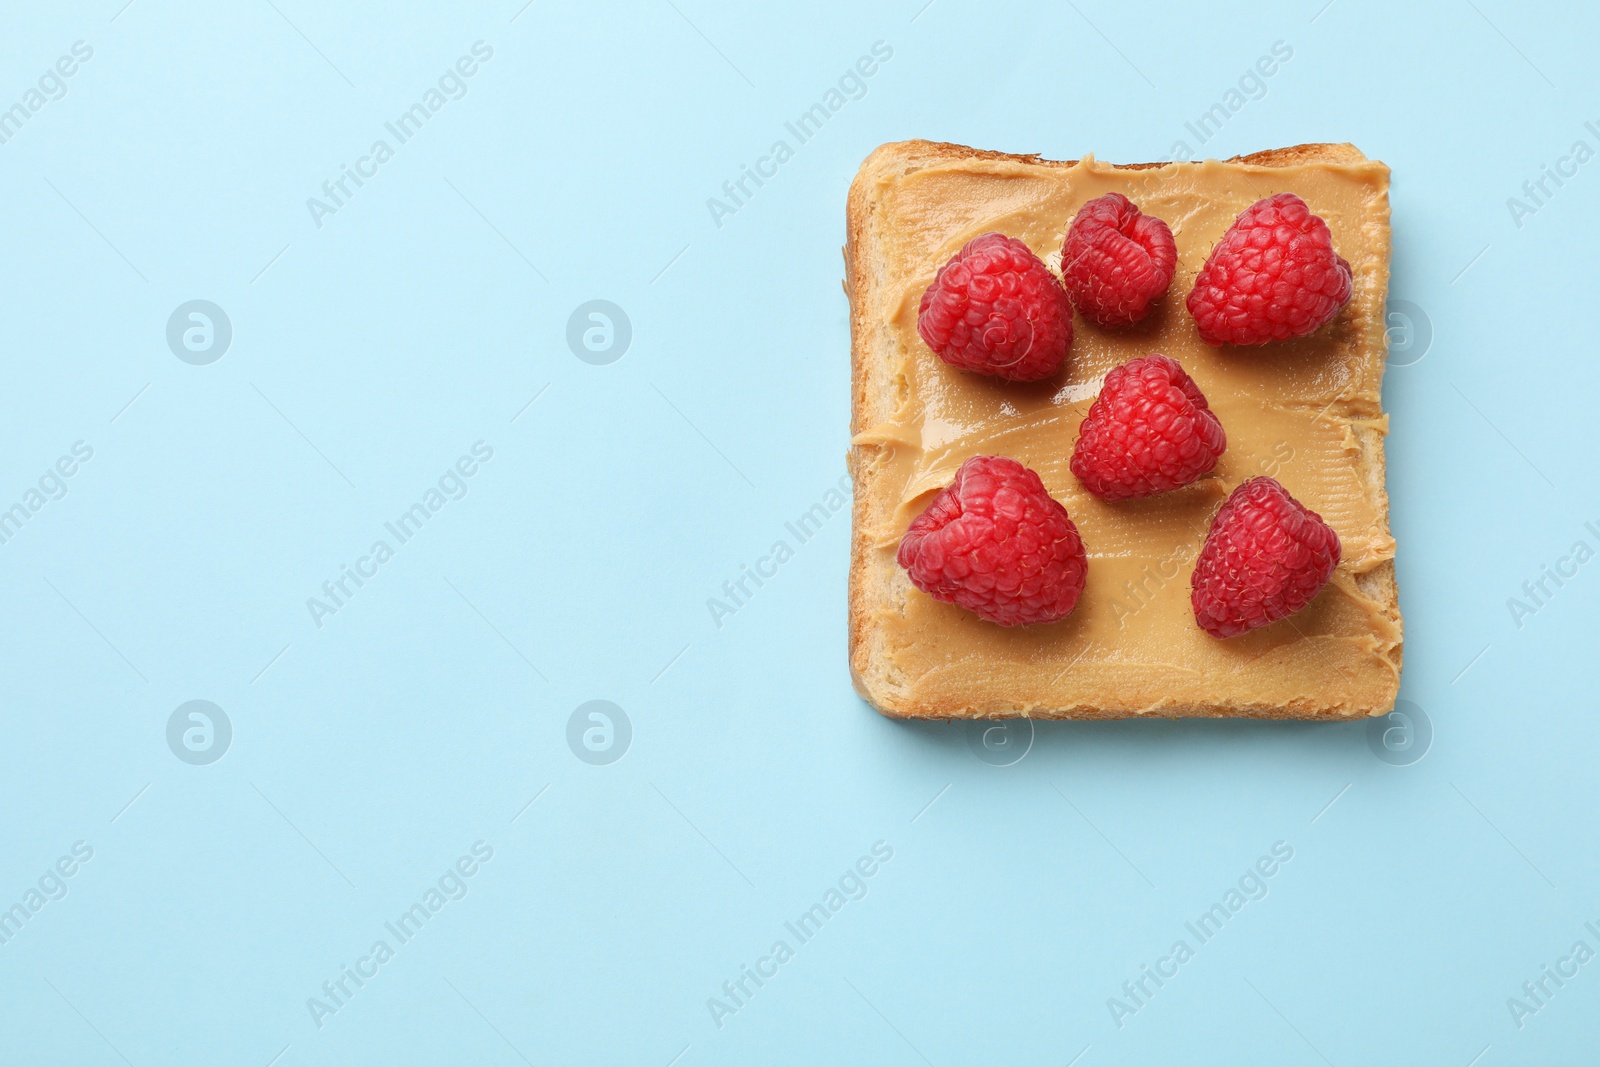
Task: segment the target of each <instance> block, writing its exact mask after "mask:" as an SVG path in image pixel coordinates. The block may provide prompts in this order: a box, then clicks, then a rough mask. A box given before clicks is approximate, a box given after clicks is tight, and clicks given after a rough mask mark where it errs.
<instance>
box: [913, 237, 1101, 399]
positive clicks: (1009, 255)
mask: <svg viewBox="0 0 1600 1067" xmlns="http://www.w3.org/2000/svg"><path fill="white" fill-rule="evenodd" d="M917 332H918V333H919V334H921V335H922V339H923V340H924V341H926V342H928V347H929V348H931V349H933V350H934V352H936V353H937V354H938V356H939V358H940V359H942V360H944V361H945V362H946V363H949V364H951V365H952V366H956V367H962V368H964V369H966V370H970V371H977V372H978V373H979V374H993V375H995V376H996V377H999V378H1008V379H1010V380H1011V381H1014V382H1036V381H1039V380H1040V379H1043V378H1048V377H1050V376H1051V375H1053V374H1055V373H1056V372H1057V371H1059V370H1060V369H1061V364H1062V363H1064V362H1066V359H1067V347H1068V346H1069V345H1071V344H1072V304H1071V303H1070V302H1069V301H1068V300H1067V293H1066V290H1064V289H1062V288H1061V283H1060V282H1058V281H1057V280H1056V276H1055V275H1054V274H1051V273H1050V268H1049V267H1047V266H1045V265H1044V262H1043V261H1042V260H1040V259H1039V257H1038V256H1036V255H1034V254H1033V252H1032V251H1031V250H1030V249H1029V248H1028V246H1027V245H1025V244H1023V243H1022V242H1021V241H1019V240H1017V239H1016V238H1014V237H1007V236H1006V235H1005V234H1003V233H986V234H984V235H983V236H982V237H974V238H973V239H972V240H970V241H968V242H967V243H966V245H965V246H964V247H963V248H962V249H961V251H959V252H957V253H956V254H955V256H954V257H952V258H951V260H950V262H948V263H946V264H945V265H944V266H942V267H940V268H939V273H938V274H937V275H935V277H934V279H933V284H932V285H930V286H928V291H927V292H925V293H923V294H922V305H921V306H920V307H919V308H918V309H917Z"/></svg>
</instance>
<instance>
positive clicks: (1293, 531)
mask: <svg viewBox="0 0 1600 1067" xmlns="http://www.w3.org/2000/svg"><path fill="white" fill-rule="evenodd" d="M1338 564H1339V535H1338V534H1336V533H1334V532H1333V527H1331V526H1329V525H1328V524H1327V523H1325V522H1323V521H1322V516H1320V515H1318V514H1317V513H1316V512H1314V511H1311V510H1310V509H1308V508H1307V507H1306V506H1305V505H1304V504H1302V503H1300V501H1298V500H1296V499H1295V498H1294V497H1292V496H1290V495H1289V491H1288V490H1287V489H1285V488H1284V487H1283V486H1281V485H1279V484H1278V483H1277V482H1276V481H1274V480H1273V479H1271V478H1251V479H1250V480H1248V481H1246V482H1244V483H1243V484H1242V485H1240V486H1239V488H1237V489H1235V490H1234V491H1233V492H1232V493H1231V494H1229V496H1228V499H1227V500H1226V501H1224V502H1223V505H1222V508H1221V510H1219V511H1218V512H1217V516H1216V518H1214V519H1212V520H1211V530H1210V532H1208V533H1207V534H1206V543H1205V547H1204V548H1202V549H1201V550H1200V558H1199V560H1197V561H1196V562H1195V565H1194V577H1193V578H1192V579H1190V584H1191V591H1190V594H1189V603H1190V604H1191V605H1192V606H1193V607H1194V621H1195V622H1197V623H1199V624H1200V628H1201V629H1202V630H1204V631H1205V632H1206V633H1208V634H1210V635H1211V636H1212V637H1237V636H1239V635H1240V634H1242V633H1247V632H1248V631H1250V630H1254V629H1255V628H1256V627H1258V626H1265V625H1267V624H1268V623H1270V622H1277V621H1278V620H1279V619H1281V618H1283V617H1284V616H1286V615H1292V614H1294V613H1295V612H1297V611H1299V610H1300V609H1301V608H1303V607H1305V606H1306V605H1307V604H1309V603H1311V599H1312V598H1313V597H1315V596H1316V595H1317V591H1318V590H1319V589H1321V588H1322V586H1323V585H1324V584H1325V583H1326V582H1327V580H1328V577H1329V576H1330V575H1332V574H1333V568H1334V567H1336V566H1338Z"/></svg>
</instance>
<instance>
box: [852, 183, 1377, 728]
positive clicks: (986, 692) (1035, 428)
mask: <svg viewBox="0 0 1600 1067" xmlns="http://www.w3.org/2000/svg"><path fill="white" fill-rule="evenodd" d="M1388 178H1389V171H1388V168H1387V167H1386V166H1384V165H1383V164H1382V163H1378V162H1371V161H1365V162H1351V163H1337V164H1335V163H1301V164H1297V165H1294V166H1286V167H1274V166H1260V165H1251V164H1241V163H1226V164H1224V163H1218V162H1214V161H1212V162H1204V163H1184V164H1172V165H1167V166H1161V167H1152V168H1148V169H1129V168H1115V167H1111V166H1108V165H1105V164H1100V163H1097V162H1096V161H1095V160H1093V159H1092V158H1088V159H1083V160H1080V161H1078V162H1077V163H1075V164H1072V165H1068V166H1044V165H1039V164H1030V163H1026V162H1022V161H1019V160H1013V159H982V158H976V159H967V160H962V161H959V162H949V163H940V164H936V165H930V166H927V167H925V168H923V169H919V170H913V171H910V172H909V173H893V174H884V175H881V176H879V177H878V178H877V179H876V181H877V183H878V187H877V188H876V189H875V190H874V195H875V196H876V197H877V198H878V199H879V202H880V204H881V211H882V224H881V230H880V232H881V233H882V235H883V236H882V240H883V246H882V251H883V254H884V256H885V257H886V262H883V263H881V264H880V265H879V267H880V270H881V273H880V274H879V276H878V277H879V284H877V285H876V286H874V287H872V289H871V290H870V298H871V301H872V306H870V307H869V308H868V309H867V312H868V316H869V317H868V321H869V322H876V323H880V324H881V323H888V324H889V328H888V329H887V330H885V332H884V333H882V334H881V335H880V338H881V340H882V341H883V342H884V347H886V348H887V349H888V350H889V358H890V359H891V360H892V362H893V367H892V375H893V379H894V383H895V390H896V393H895V398H894V404H893V414H892V417H890V418H888V419H887V420H884V421H881V422H878V423H876V424H873V425H867V426H864V427H859V429H860V432H859V433H857V435H856V437H855V439H854V442H853V443H854V444H856V445H871V446H877V448H876V450H875V457H874V459H873V461H872V467H873V469H874V471H875V472H876V475H875V476H876V477H877V478H879V479H882V484H883V485H886V486H888V487H890V490H892V492H893V493H894V494H895V495H896V497H897V499H898V503H897V505H895V506H893V507H892V508H879V509H875V513H876V516H877V518H876V519H873V518H872V517H871V516H872V514H873V512H872V511H869V513H868V514H869V523H870V525H868V527H867V528H866V529H865V530H864V533H865V535H866V536H867V538H868V539H869V540H870V544H871V548H872V551H873V552H874V553H884V554H887V557H888V558H889V559H890V560H892V558H893V554H894V552H895V549H896V546H897V545H898V543H899V540H900V537H901V535H902V534H903V533H904V532H905V529H906V527H907V526H908V525H909V524H910V522H911V521H912V519H914V518H915V517H916V516H917V515H918V514H920V513H921V511H922V509H923V508H924V507H926V506H927V504H928V502H929V501H930V500H931V498H932V496H933V494H934V493H936V492H937V491H938V490H939V489H940V488H942V487H943V486H945V485H947V484H949V482H950V481H951V479H952V478H953V476H954V474H955V472H956V468H957V467H959V466H960V465H961V463H962V461H963V460H965V459H967V458H968V457H969V456H973V455H979V454H1001V455H1006V456H1010V457H1012V458H1014V459H1016V460H1018V461H1019V462H1021V463H1023V464H1025V465H1027V466H1028V467H1031V468H1033V469H1034V470H1035V471H1037V472H1038V473H1039V475H1040V477H1041V478H1043V480H1044V484H1045V486H1046V487H1047V488H1048V489H1049V491H1050V493H1051V495H1052V496H1054V497H1055V498H1056V499H1057V500H1059V501H1061V502H1062V503H1063V504H1064V505H1065V506H1066V508H1067V510H1068V512H1069V513H1070V514H1071V516H1072V519H1073V521H1074V522H1075V523H1077V526H1078V530H1079V532H1080V533H1081V534H1082V536H1083V541H1084V545H1085V546H1086V548H1087V550H1088V556H1089V573H1088V582H1087V585H1086V587H1085V589H1084V593H1083V596H1082V599H1081V600H1080V601H1079V603H1078V607H1077V609H1076V610H1075V611H1074V612H1073V614H1072V615H1071V616H1069V617H1068V618H1066V619H1064V620H1062V621H1060V622H1057V623H1052V624H1049V625H1043V626H1031V627H1017V628H1012V629H1006V628H1003V627H1000V626H996V625H993V624H991V623H988V622H985V621H983V620H981V619H979V618H977V617H976V616H974V615H972V614H970V613H968V612H966V611H963V610H962V609H960V608H958V607H955V606H953V605H949V604H943V603H939V602H938V601H935V600H933V599H932V598H931V597H928V596H926V595H925V594H923V593H921V592H920V591H918V590H916V589H914V588H912V587H911V586H910V583H909V582H908V581H907V580H906V578H905V575H904V573H903V572H901V571H899V570H898V568H896V577H895V584H894V592H895V595H894V596H893V597H892V598H891V599H892V600H893V601H894V602H893V603H886V604H879V605H874V606H873V609H872V610H873V612H874V616H873V618H872V620H871V625H874V626H878V627H882V628H883V633H884V637H885V638H886V641H885V642H884V644H883V646H880V647H882V648H884V649H886V653H887V655H888V656H889V657H891V660H892V663H891V664H890V671H889V675H890V678H891V681H892V684H893V685H894V687H895V689H896V690H897V692H898V693H899V694H900V698H901V702H902V703H903V704H905V705H908V706H909V705H916V706H921V707H927V708H942V709H951V710H952V711H953V710H955V709H961V710H960V711H956V713H961V712H965V713H967V714H971V713H978V714H1017V713H1023V714H1041V715H1046V714H1049V713H1051V712H1056V713H1064V712H1065V713H1074V712H1075V713H1079V714H1094V713H1096V711H1101V712H1109V711H1111V710H1112V709H1117V710H1118V711H1119V712H1120V713H1122V714H1126V713H1129V712H1134V713H1146V712H1160V711H1163V710H1166V711H1168V712H1169V713H1170V712H1171V711H1172V710H1173V709H1187V713H1190V714H1194V713H1200V714H1204V713H1206V711H1207V709H1210V713H1212V714H1217V713H1223V714H1229V713H1232V714H1238V713H1244V714H1250V713H1252V710H1251V709H1254V713H1256V714H1263V713H1267V714H1270V713H1272V711H1273V710H1274V709H1281V710H1282V711H1289V710H1292V709H1302V710H1303V709H1306V708H1318V709H1324V710H1323V712H1322V713H1323V714H1334V715H1363V714H1365V715H1371V714H1379V713H1381V712H1384V711H1387V710H1388V709H1389V708H1390V707H1391V706H1392V705H1393V703H1394V698H1395V693H1396V691H1397V688H1398V685H1399V658H1400V657H1399V652H1398V649H1399V645H1400V640H1401V631H1400V618H1399V613H1398V610H1397V608H1396V606H1395V600H1394V592H1393V584H1392V564H1391V561H1392V560H1393V558H1394V551H1395V544H1394V540H1393V538H1391V537H1390V535H1389V529H1388V515H1387V512H1388V500H1387V497H1386V495H1385V492H1384V486H1383V452H1382V438H1383V434H1384V433H1386V432H1387V428H1388V419H1387V416H1386V415H1384V413H1383V410H1382V407H1381V405H1380V387H1381V385H1382V379H1383V370H1384V356H1385V340H1384V315H1383V308H1384V300H1385V291H1386V288H1387V285H1388V259H1389V201H1388ZM1113 191H1115V192H1120V193H1122V194H1124V195H1126V196H1127V197H1129V198H1130V199H1131V200H1133V201H1134V203H1136V204H1137V205H1138V206H1139V207H1140V209H1141V210H1143V211H1145V212H1148V213H1152V214H1155V215H1157V216H1159V217H1161V218H1162V219H1164V220H1165V221H1166V222H1167V224H1168V225H1169V226H1170V227H1171V228H1172V233H1173V237H1174V238H1175V239H1176V241H1177V246H1178V268H1177V274H1176V276H1175V278H1174V279H1173V283H1172V286H1171V288H1170V289H1169V291H1168V292H1167V294H1166V296H1165V297H1163V298H1162V299H1161V300H1160V301H1159V302H1158V303H1157V305H1156V306H1155V308H1154V310H1153V311H1152V312H1151V314H1150V315H1149V317H1148V318H1147V319H1145V321H1144V322H1142V323H1139V324H1137V325H1135V326H1133V327H1131V328H1124V329H1120V330H1103V329H1100V328H1098V327H1096V326H1094V325H1093V324H1091V323H1089V322H1087V321H1086V320H1084V319H1083V318H1082V316H1077V317H1075V319H1074V330H1075V337H1074V340H1073V343H1072V349H1071V352H1070V354H1069V355H1068V357H1067V365H1066V368H1065V370H1064V371H1063V372H1062V374H1060V375H1059V376H1057V377H1056V378H1054V379H1051V380H1049V381H1046V382H1042V383H1037V384H1017V383H1012V382H1006V381H1002V380H999V379H995V378H988V377H983V376H980V375H976V374H971V373H967V372H964V371H961V370H957V369H956V368H953V367H950V366H948V365H946V364H945V363H943V362H942V361H941V360H939V359H938V358H937V357H935V356H934V354H933V353H932V352H931V351H930V350H929V349H928V347H927V346H926V345H925V344H924V343H923V342H922V340H921V339H920V338H919V337H918V336H917V329H916V325H917V323H916V320H917V308H918V303H919V301H920V299H921V297H922V293H923V290H924V289H926V288H927V286H928V284H929V283H930V282H931V281H932V280H933V276H934V273H935V272H936V271H937V270H938V268H939V267H940V266H941V265H942V264H943V263H944V262H945V261H946V260H947V259H949V257H950V256H951V255H952V254H954V253H955V252H956V250H957V249H959V248H960V247H961V246H962V244H964V243H965V242H966V241H968V240H970V239H971V238H973V237H976V236H978V235H979V234H982V233H985V232H988V231H990V230H998V231H1000V232H1002V233H1006V234H1009V235H1011V236H1013V237H1017V238H1020V239H1021V240H1023V241H1025V242H1026V243H1027V244H1028V246H1029V247H1030V248H1032V249H1033V250H1034V252H1035V253H1036V254H1037V255H1039V256H1040V257H1041V258H1043V259H1044V260H1045V262H1046V263H1048V264H1049V265H1050V266H1051V268H1052V269H1058V268H1059V266H1060V254H1061V244H1062V238H1063V235H1064V234H1065V231H1066V227H1067V224H1068V222H1069V221H1070V220H1071V219H1072V217H1073V214H1074V213H1075V212H1076V211H1077V209H1078V207H1079V206H1080V205H1081V204H1083V203H1084V202H1085V201H1087V200H1089V199H1092V198H1093V197H1097V196H1100V195H1102V194H1104V193H1107V192H1113ZM1278 192H1293V193H1297V194H1298V195H1300V196H1301V197H1302V198H1303V199H1304V200H1305V201H1306V203H1307V204H1309V205H1310V207H1311V210H1312V211H1314V212H1316V213H1317V214H1319V215H1321V216H1322V218H1323V219H1324V220H1326V221H1327V223H1328V226H1329V227H1330V229H1331V230H1332V232H1333V241H1334V247H1335V249H1336V250H1337V251H1338V252H1339V253H1340V254H1341V255H1343V256H1344V257H1345V258H1346V259H1347V260H1349V262H1350V265H1351V268H1352V270H1353V272H1354V276H1355V293H1354V296H1353V297H1352V299H1351V301H1350V303H1349V304H1348V305H1346V307H1345V308H1344V309H1343V311H1342V312H1341V313H1340V314H1339V317H1338V318H1337V320H1335V322H1333V323H1332V324H1330V325H1329V326H1326V327H1324V328H1323V329H1321V330H1320V331H1318V332H1317V333H1316V334H1315V335H1313V336H1311V337H1308V338H1303V339H1301V340H1298V341H1291V342H1286V343H1282V344H1273V345H1266V346H1262V347H1259V348H1248V349H1247V348H1210V347H1207V346H1206V345H1205V344H1203V343H1202V342H1201V341H1200V339H1199V336H1198V334H1197V333H1196V330H1195V326H1194V322H1193V320H1192V319H1190V317H1189V315H1188V312H1187V311H1186V310H1185V308H1184V306H1183V301H1184V297H1185V296H1186V295H1187V294H1188V292H1189V290H1190V288H1191V287H1192V286H1193V284H1194V278H1195V275H1196V274H1197V273H1198V272H1199V270H1200V268H1201V266H1202V265H1203V264H1204V262H1205V259H1206V256H1207V255H1208V254H1209V253H1210V251H1211V248H1212V246H1213V245H1214V244H1215V243H1216V241H1217V240H1218V238H1220V237H1221V236H1222V234H1223V232H1224V231H1225V230H1226V229H1227V228H1228V226H1229V225H1230V224H1231V223H1232V222H1233V220H1234V218H1235V217H1236V216H1237V215H1238V214H1239V213H1240V212H1241V211H1243V210H1244V209H1245V208H1246V207H1248V206H1249V205H1250V204H1251V203H1253V202H1255V201H1256V200H1259V199H1261V198H1262V197H1266V196H1270V195H1272V194H1273V193H1278ZM1150 352H1163V353H1165V354H1166V355H1169V356H1171V357H1173V358H1174V359H1176V360H1178V362H1179V363H1181V364H1182V365H1183V367H1184V368H1185V369H1186V370H1187V371H1188V372H1189V374H1190V375H1192V376H1193V378H1194V380H1195V382H1196V383H1197V384H1198V385H1199V386H1200V389H1201V391H1202V392H1204V393H1205V396H1206V398H1207V400H1208V401H1209V403H1210V405H1211V408H1212V410H1214V411H1215V412H1216V413H1217V416H1218V417H1219V418H1220V419H1221V420H1222V425H1223V427H1224V429H1225V430H1226V432H1227V438H1228V445H1227V451H1226V452H1225V453H1224V454H1223V456H1222V458H1221V461H1220V462H1219V463H1218V465H1217V468H1216V470H1215V471H1214V472H1213V473H1212V474H1211V475H1209V476H1207V477H1205V478H1203V479H1202V480H1201V481H1200V482H1198V483H1196V484H1194V485H1190V486H1187V487H1185V488H1183V489H1180V490H1177V491H1176V492H1172V493H1168V494H1165V495H1162V496H1158V497H1153V498H1150V499H1146V500H1142V501H1128V502H1121V503H1115V504H1108V503H1104V502H1102V501H1100V500H1098V499H1097V498H1095V497H1093V496H1091V495H1090V494H1089V493H1087V492H1086V491H1085V490H1084V489H1083V487H1082V486H1081V485H1079V483H1078V481H1077V479H1076V478H1074V477H1073V475H1072V473H1071V471H1070V470H1069V469H1068V466H1067V462H1068V459H1069V458H1070V456H1071V455H1072V448H1073V444H1074V442H1075V441H1076V439H1077V436H1078V425H1079V423H1080V422H1081V421H1082V419H1083V416H1084V415H1085V413H1086V412H1087V411H1088V408H1089V404H1090V403H1091V402H1092V401H1093V399H1094V397H1095V395H1096V393H1097V392H1098V390H1099V386H1100V381H1101V379H1102V378H1103V377H1104V376H1105V374H1106V372H1107V371H1108V370H1110V369H1111V368H1112V367H1114V366H1116V365H1118V364H1120V363H1123V362H1125V361H1126V360H1129V359H1132V358H1134V357H1136V356H1142V355H1146V354H1148V353H1150ZM879 410H880V411H882V410H887V409H886V408H884V407H880V408H879ZM1257 474H1267V475H1271V476H1272V477H1275V478H1277V479H1278V481H1280V482H1282V483H1283V485H1284V486H1285V488H1287V489H1288V490H1289V492H1290V493H1292V494H1293V495H1294V496H1295V497H1296V498H1298V499H1299V500H1300V501H1301V502H1303V503H1304V504H1305V505H1306V506H1308V507H1310V508H1311V509H1312V510H1313V511H1316V512H1318V513H1319V514H1320V515H1321V516H1322V517H1323V519H1324V520H1326V521H1327V522H1328V523H1329V524H1330V525H1331V526H1332V527H1333V528H1334V529H1335V530H1336V531H1337V532H1338V534H1339V539H1340V542H1341V543H1342V546H1343V557H1342V559H1341V562H1340V563H1339V567H1338V569H1337V570H1336V571H1335V573H1334V575H1333V578H1332V579H1331V580H1330V581H1329V583H1328V584H1327V586H1325V587H1324V588H1323V590H1322V592H1321V593H1320V594H1319V595H1318V596H1317V598H1316V600H1315V601H1313V602H1312V604H1311V605H1310V606H1309V607H1307V608H1306V609H1304V610H1303V611H1301V612H1299V613H1297V614H1295V615H1293V616H1291V617H1289V618H1288V619H1285V620H1282V621H1280V622H1278V623H1276V624H1273V625H1271V626H1267V627H1264V628H1262V629H1260V630H1256V631H1254V632H1252V633H1249V634H1246V635H1244V636H1242V637H1238V638H1234V639H1231V640H1227V641H1219V640H1216V639H1214V638H1212V637H1209V636H1207V635H1206V634H1205V633H1204V632H1202V631H1201V630H1200V629H1199V627H1198V626H1196V625H1195V622H1194V616H1193V613H1192V611H1191V609H1190V604H1189V575H1190V573H1191V571H1192V570H1193V568H1194V563H1195V558H1196V556H1197V554H1198V553H1199V550H1200V546H1201V544H1202V543H1203V542H1204V539H1205V534H1206V529H1207V526H1208V524H1209V522H1210V519H1211V516H1212V514H1213V513H1214V512H1215V511H1216V509H1217V507H1218V505H1219V504H1220V503H1221V502H1222V500H1223V499H1224V498H1225V497H1226V496H1227V494H1228V492H1229V491H1230V490H1231V489H1232V488H1233V487H1234V486H1236V485H1238V484H1239V483H1240V482H1242V481H1244V480H1245V479H1246V478H1249V477H1251V476H1253V475H1257ZM875 495H876V494H875ZM1380 571H1381V574H1380V573H1375V572H1380ZM1041 694H1048V697H1046V698H1041V696H1040V695H1041ZM945 713H950V712H949V711H946V712H945Z"/></svg>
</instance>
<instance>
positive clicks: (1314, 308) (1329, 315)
mask: <svg viewBox="0 0 1600 1067" xmlns="http://www.w3.org/2000/svg"><path fill="white" fill-rule="evenodd" d="M1351 288H1352V283H1351V276H1350V264H1349V263H1346V262H1345V260H1344V257H1343V256H1341V255H1339V254H1338V253H1337V252H1335V251H1334V250H1333V235H1332V234H1330V233H1329V232H1328V224H1327V223H1325V222H1323V221H1322V219H1321V218H1319V217H1318V216H1316V215H1313V214H1312V213H1311V209H1310V208H1308V207H1307V206H1306V202H1305V201H1304V200H1301V199H1300V198H1299V197H1298V196H1295V195H1294V194H1293V193H1279V194H1277V195H1276V196H1269V197H1267V198H1266V199H1265V200H1257V201H1256V202H1255V203H1254V204H1251V205H1250V206H1249V207H1248V208H1246V209H1245V211H1244V214H1242V215H1240V216H1239V217H1238V218H1237V219H1235V220H1234V222H1233V225H1232V226H1230V227H1228V232H1227V233H1225V234H1223V235H1222V240H1220V241H1218V242H1217V246H1216V247H1215V248H1213V249H1212V250H1211V255H1210V257H1209V258H1207V259H1206V265H1205V266H1204V267H1202V268H1201V269H1200V274H1199V276H1198V277H1196V278H1195V280H1194V288H1193V289H1192V290H1190V292H1189V300H1188V306H1189V314H1191V315H1193V316H1194V321H1195V325H1196V326H1198V327H1200V339H1201V340H1203V341H1204V342H1205V343H1206V344H1208V345H1223V344H1230V345H1263V344H1266V343H1267V342H1269V341H1287V340H1289V339H1290V338H1294V337H1305V336H1306V335H1307V334H1310V333H1314V332H1315V331H1316V330H1317V329H1318V327H1320V326H1322V325H1324V324H1325V323H1329V322H1332V321H1333V320H1334V318H1335V317H1336V316H1337V315H1338V314H1339V309H1340V308H1342V307H1344V305H1345V304H1346V303H1347V302H1348V301H1349V299H1350V293H1351Z"/></svg>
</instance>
